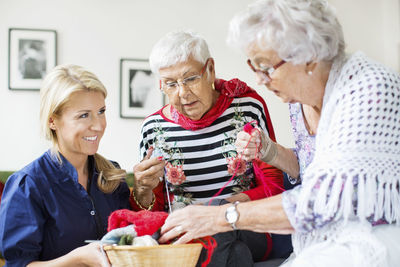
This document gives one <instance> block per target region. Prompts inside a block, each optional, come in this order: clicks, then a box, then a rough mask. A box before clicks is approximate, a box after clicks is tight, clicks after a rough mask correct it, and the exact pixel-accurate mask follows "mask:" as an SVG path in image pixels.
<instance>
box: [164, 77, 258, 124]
mask: <svg viewBox="0 0 400 267" xmlns="http://www.w3.org/2000/svg"><path fill="white" fill-rule="evenodd" d="M214 85H215V89H216V90H217V91H219V92H220V95H219V97H218V99H217V102H216V103H215V104H214V106H213V107H212V108H211V109H210V110H209V111H208V112H207V113H206V114H204V116H203V117H202V118H201V119H199V120H191V119H189V118H187V117H185V116H184V115H182V114H181V113H179V111H177V110H176V109H175V108H174V107H173V106H172V105H171V117H172V121H173V122H174V123H176V124H179V125H180V126H182V128H184V129H186V130H192V131H195V130H199V129H203V128H205V127H207V126H210V125H211V124H212V123H213V122H214V121H215V120H216V119H217V118H219V116H221V114H222V113H224V111H225V110H226V109H227V108H228V107H229V106H230V105H231V103H232V101H233V98H234V97H240V96H242V95H244V94H246V93H250V92H254V90H253V89H252V88H250V87H248V86H247V84H246V83H245V82H242V81H240V80H239V79H232V80H230V81H225V80H222V79H217V80H215V83H214Z"/></svg>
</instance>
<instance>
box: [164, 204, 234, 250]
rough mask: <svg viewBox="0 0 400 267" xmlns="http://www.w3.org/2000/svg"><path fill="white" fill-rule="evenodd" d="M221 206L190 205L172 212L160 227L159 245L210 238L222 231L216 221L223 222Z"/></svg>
mask: <svg viewBox="0 0 400 267" xmlns="http://www.w3.org/2000/svg"><path fill="white" fill-rule="evenodd" d="M224 210H225V209H224V208H223V206H199V205H190V206H187V207H185V208H183V209H180V210H177V211H174V212H172V213H171V214H170V215H169V216H168V218H167V220H166V221H165V224H164V225H163V227H161V238H160V239H159V242H160V243H165V242H167V241H169V240H173V239H174V238H177V237H179V238H178V240H177V241H175V242H174V244H184V243H188V242H189V241H191V240H193V239H195V238H199V237H204V236H211V235H214V234H216V233H218V232H222V231H224V229H221V227H219V225H220V223H218V221H219V220H220V219H221V218H222V220H224V219H223V218H224V214H223V213H224ZM228 229H229V228H228Z"/></svg>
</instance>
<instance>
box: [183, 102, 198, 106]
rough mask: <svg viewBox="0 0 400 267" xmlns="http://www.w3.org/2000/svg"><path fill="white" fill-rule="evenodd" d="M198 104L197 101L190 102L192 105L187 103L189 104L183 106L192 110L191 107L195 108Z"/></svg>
mask: <svg viewBox="0 0 400 267" xmlns="http://www.w3.org/2000/svg"><path fill="white" fill-rule="evenodd" d="M196 103H197V101H193V102H190V103H187V104H183V106H184V107H187V108H190V107H193V106H194V105H195V104H196Z"/></svg>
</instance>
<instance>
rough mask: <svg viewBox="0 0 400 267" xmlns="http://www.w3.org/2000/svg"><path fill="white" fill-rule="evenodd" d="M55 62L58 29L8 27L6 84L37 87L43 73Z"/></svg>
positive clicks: (16, 86)
mask: <svg viewBox="0 0 400 267" xmlns="http://www.w3.org/2000/svg"><path fill="white" fill-rule="evenodd" d="M56 65H57V32H56V31H55V30H46V29H23V28H10V29H9V30H8V88H9V89H10V90H36V91H37V90H39V89H40V87H41V84H42V81H43V78H44V76H45V75H46V73H47V72H48V71H49V70H51V69H52V68H54V67H55V66H56Z"/></svg>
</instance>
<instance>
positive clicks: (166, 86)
mask: <svg viewBox="0 0 400 267" xmlns="http://www.w3.org/2000/svg"><path fill="white" fill-rule="evenodd" d="M209 61H210V58H208V59H207V60H206V63H205V64H204V66H203V68H202V69H201V71H200V74H197V75H193V76H189V77H186V78H184V79H178V80H176V81H168V82H162V81H161V80H160V89H162V90H164V92H166V93H173V92H175V91H176V90H177V89H178V87H179V86H181V87H183V86H186V87H189V88H193V87H195V86H197V85H198V83H199V82H200V80H201V78H202V77H203V74H204V72H205V71H206V67H207V64H208V62H209Z"/></svg>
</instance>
